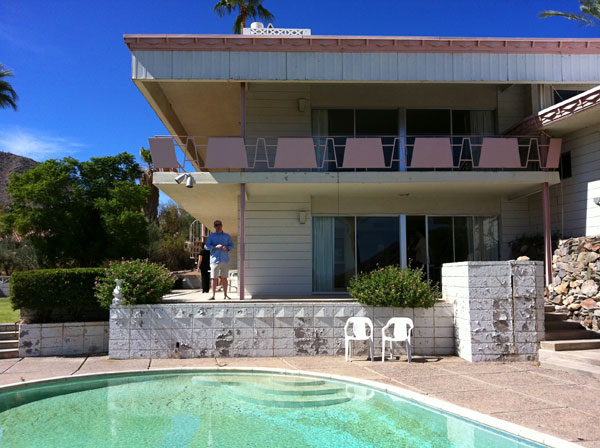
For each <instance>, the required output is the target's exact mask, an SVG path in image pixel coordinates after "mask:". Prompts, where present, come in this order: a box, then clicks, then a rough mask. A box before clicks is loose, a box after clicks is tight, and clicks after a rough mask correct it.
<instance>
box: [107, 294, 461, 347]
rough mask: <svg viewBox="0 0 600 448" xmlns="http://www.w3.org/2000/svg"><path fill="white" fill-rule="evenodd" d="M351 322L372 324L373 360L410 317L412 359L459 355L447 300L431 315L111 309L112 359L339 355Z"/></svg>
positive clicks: (351, 307)
mask: <svg viewBox="0 0 600 448" xmlns="http://www.w3.org/2000/svg"><path fill="white" fill-rule="evenodd" d="M352 316H367V317H369V318H370V319H371V320H372V321H373V325H374V327H375V356H376V357H379V356H381V328H382V327H383V326H384V325H385V324H386V323H387V321H388V319H390V318H391V317H410V318H412V319H413V321H414V324H415V330H414V333H413V353H414V354H422V355H451V354H454V352H455V350H454V327H453V326H454V321H453V309H452V305H451V304H448V303H443V302H440V303H438V304H437V305H436V306H435V307H434V308H431V309H422V308H417V309H412V308H374V307H367V306H362V305H360V304H357V303H322V302H311V303H306V302H304V303H289V302H288V303H286V302H278V303H270V304H260V303H247V304H246V303H239V304H238V303H235V304H233V303H196V304H160V305H137V306H116V307H114V306H113V307H112V308H111V310H110V343H109V357H110V358H113V359H128V358H174V357H182V358H193V357H231V356H302V355H340V354H343V353H344V325H345V323H346V320H347V319H348V318H349V317H352ZM357 345H358V344H357ZM401 351H402V352H403V350H400V349H399V350H398V353H400V352H401ZM355 353H357V354H364V353H366V347H365V345H364V344H363V346H362V349H360V348H359V347H357V346H355Z"/></svg>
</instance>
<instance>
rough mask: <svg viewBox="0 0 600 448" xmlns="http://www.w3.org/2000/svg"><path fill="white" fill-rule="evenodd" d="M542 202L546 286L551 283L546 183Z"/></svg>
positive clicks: (549, 223) (548, 203)
mask: <svg viewBox="0 0 600 448" xmlns="http://www.w3.org/2000/svg"><path fill="white" fill-rule="evenodd" d="M542 202H543V211H544V261H545V266H544V272H545V273H546V286H547V285H549V284H550V283H551V282H552V224H551V221H550V187H549V186H548V182H544V183H543V184H542Z"/></svg>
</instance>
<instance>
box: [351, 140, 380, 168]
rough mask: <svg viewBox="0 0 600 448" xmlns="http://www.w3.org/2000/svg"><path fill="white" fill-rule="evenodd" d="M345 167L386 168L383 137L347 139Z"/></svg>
mask: <svg viewBox="0 0 600 448" xmlns="http://www.w3.org/2000/svg"><path fill="white" fill-rule="evenodd" d="M343 168H385V160H384V159H383V146H381V139H380V138H348V139H346V151H345V152H344V165H343Z"/></svg>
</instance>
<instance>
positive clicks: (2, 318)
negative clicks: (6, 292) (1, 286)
mask: <svg viewBox="0 0 600 448" xmlns="http://www.w3.org/2000/svg"><path fill="white" fill-rule="evenodd" d="M18 320H19V310H13V308H12V305H11V303H10V297H2V298H0V323H12V322H17V321H18Z"/></svg>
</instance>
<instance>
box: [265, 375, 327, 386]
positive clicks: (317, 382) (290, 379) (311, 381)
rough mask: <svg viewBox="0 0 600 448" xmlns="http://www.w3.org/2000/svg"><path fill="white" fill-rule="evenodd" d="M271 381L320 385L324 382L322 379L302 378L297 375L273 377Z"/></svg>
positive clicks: (297, 384)
mask: <svg viewBox="0 0 600 448" xmlns="http://www.w3.org/2000/svg"><path fill="white" fill-rule="evenodd" d="M272 381H273V383H276V384H287V385H292V386H321V385H323V384H325V381H324V380H314V379H311V378H302V377H298V376H290V377H286V376H282V377H273V378H272Z"/></svg>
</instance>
